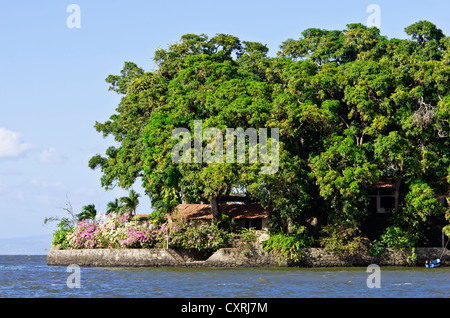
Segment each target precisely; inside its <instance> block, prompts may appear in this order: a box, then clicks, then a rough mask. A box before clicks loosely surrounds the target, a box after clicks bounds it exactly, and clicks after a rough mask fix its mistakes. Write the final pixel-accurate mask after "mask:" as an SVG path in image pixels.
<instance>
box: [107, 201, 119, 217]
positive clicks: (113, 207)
mask: <svg viewBox="0 0 450 318" xmlns="http://www.w3.org/2000/svg"><path fill="white" fill-rule="evenodd" d="M122 207H123V206H122V204H121V202H120V201H119V199H115V200H114V201H110V202H108V204H107V205H106V214H110V213H120V212H121V210H122Z"/></svg>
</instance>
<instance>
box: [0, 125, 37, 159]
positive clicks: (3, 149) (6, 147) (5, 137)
mask: <svg viewBox="0 0 450 318" xmlns="http://www.w3.org/2000/svg"><path fill="white" fill-rule="evenodd" d="M22 137H23V135H22V134H21V133H18V132H15V131H11V130H7V129H5V128H3V127H0V158H12V157H18V156H20V155H21V154H22V153H24V152H25V151H27V150H29V149H31V148H32V147H33V146H32V145H31V144H27V143H24V142H23V141H22Z"/></svg>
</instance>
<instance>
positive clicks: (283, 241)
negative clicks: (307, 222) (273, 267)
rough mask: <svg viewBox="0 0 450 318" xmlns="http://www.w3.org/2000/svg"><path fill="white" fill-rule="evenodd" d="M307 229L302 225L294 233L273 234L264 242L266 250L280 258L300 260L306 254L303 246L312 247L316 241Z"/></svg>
mask: <svg viewBox="0 0 450 318" xmlns="http://www.w3.org/2000/svg"><path fill="white" fill-rule="evenodd" d="M305 230H306V229H305V228H304V227H300V228H298V229H296V232H295V233H293V234H284V233H277V234H272V235H271V236H270V238H269V239H268V240H267V241H264V242H263V246H264V251H265V252H267V253H272V254H274V255H277V256H278V257H279V259H283V258H284V259H287V260H291V261H294V262H297V261H299V260H300V259H301V258H302V256H303V255H304V253H303V251H302V248H306V247H311V245H312V244H313V243H314V239H313V238H312V237H311V236H308V235H306V233H305Z"/></svg>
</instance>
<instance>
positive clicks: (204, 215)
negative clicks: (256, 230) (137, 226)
mask: <svg viewBox="0 0 450 318" xmlns="http://www.w3.org/2000/svg"><path fill="white" fill-rule="evenodd" d="M219 210H220V211H221V212H223V213H227V214H228V215H230V216H231V217H232V218H234V219H256V218H267V213H268V212H269V210H268V209H264V208H263V207H262V206H261V205H260V204H219ZM173 217H174V218H183V219H189V220H210V219H212V214H211V206H210V205H209V204H179V205H178V206H177V207H176V209H175V211H174V214H173Z"/></svg>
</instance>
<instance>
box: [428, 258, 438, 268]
mask: <svg viewBox="0 0 450 318" xmlns="http://www.w3.org/2000/svg"><path fill="white" fill-rule="evenodd" d="M439 266H441V260H440V259H439V258H438V259H436V260H434V261H432V262H430V263H428V261H426V262H425V267H426V268H435V267H439Z"/></svg>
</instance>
